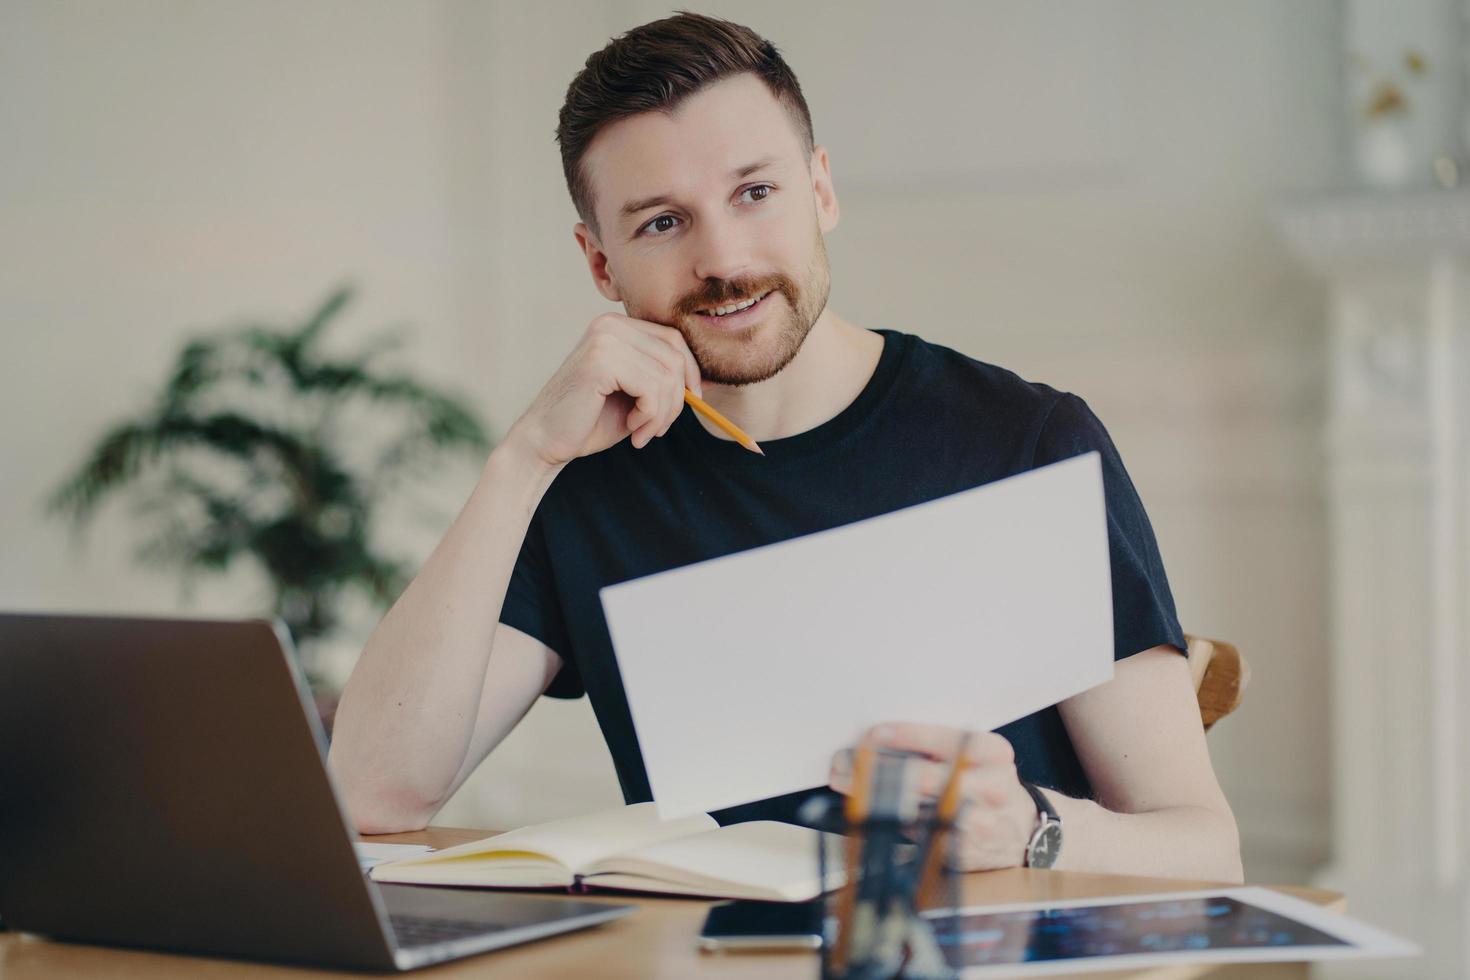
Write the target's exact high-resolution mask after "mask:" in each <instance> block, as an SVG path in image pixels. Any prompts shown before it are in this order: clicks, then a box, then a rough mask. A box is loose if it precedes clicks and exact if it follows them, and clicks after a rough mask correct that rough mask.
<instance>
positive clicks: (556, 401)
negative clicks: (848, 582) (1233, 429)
mask: <svg viewBox="0 0 1470 980" xmlns="http://www.w3.org/2000/svg"><path fill="white" fill-rule="evenodd" d="M557 135H558V140H559V142H560V144H561V149H562V158H563V164H564V169H565V173H566V178H567V183H568V187H569V189H570V191H571V195H572V198H573V201H574V203H575V205H576V207H577V211H578V214H579V216H580V218H581V219H582V220H581V221H580V222H578V223H577V225H576V227H575V229H574V232H575V236H576V240H577V243H578V245H579V246H580V247H581V249H582V251H583V253H584V255H585V257H586V260H587V264H588V268H589V270H590V271H591V274H592V279H593V282H594V283H595V285H596V287H597V289H598V290H599V291H600V292H601V293H602V295H603V296H605V297H606V298H607V299H608V300H610V301H613V302H617V303H621V304H622V305H623V308H624V310H625V311H626V314H625V315H624V314H614V313H608V314H604V315H602V316H599V317H597V318H596V319H595V320H594V321H593V322H592V324H591V325H590V326H589V327H588V329H587V331H586V333H585V334H584V335H583V336H582V338H581V340H580V342H579V343H578V344H577V346H576V347H575V349H574V350H573V351H572V352H571V354H570V355H569V356H568V357H567V359H566V361H565V362H564V363H563V364H562V366H561V367H560V368H559V369H558V370H557V372H556V373H555V374H554V375H553V376H552V377H551V379H550V380H549V381H548V382H547V383H546V385H545V387H544V388H543V389H542V390H541V392H540V394H539V395H538V396H537V397H536V399H535V400H534V401H533V403H532V404H531V406H530V407H529V408H527V409H526V411H525V414H523V415H522V416H521V417H520V419H519V420H517V421H516V423H515V424H514V425H513V426H512V427H511V429H510V431H509V433H508V434H507V435H506V438H505V440H504V441H503V442H502V443H501V444H500V445H499V446H498V447H496V449H495V450H494V451H493V452H492V453H491V455H490V458H489V460H488V461H487V462H486V465H485V469H484V472H483V474H482V477H481V479H480V481H479V483H478V485H477V486H476V488H475V490H474V492H473V493H472V494H471V496H470V499H469V501H468V502H467V503H466V505H465V507H464V510H463V511H462V512H461V513H460V515H459V516H458V518H457V519H456V520H455V522H454V524H453V526H452V527H451V528H450V530H449V532H448V533H447V534H446V535H445V537H444V540H443V541H442V542H440V544H439V546H438V547H437V548H436V549H435V551H434V552H433V554H432V555H431V556H430V558H429V559H428V561H427V562H426V563H425V565H424V567H423V569H422V570H421V571H420V573H419V575H418V577H417V578H416V579H415V580H414V581H413V582H412V584H410V586H409V587H408V588H407V590H405V592H404V594H403V595H402V597H400V599H399V600H398V602H397V603H396V604H395V605H394V606H393V608H392V609H391V610H390V611H389V613H388V614H387V616H385V617H384V619H383V621H382V623H381V624H380V625H379V627H378V628H377V630H376V631H375V632H374V634H373V636H372V637H371V639H370V640H369V642H368V645H367V647H366V649H365V650H364V652H363V655H362V658H361V660H360V662H359V664H358V666H357V668H356V670H355V671H354V673H353V676H352V678H351V680H350V682H349V683H348V685H347V689H346V691H345V692H344V695H343V699H342V703H341V707H340V709H339V712H338V715H337V721H336V734H335V741H334V743H333V746H332V755H331V762H332V765H333V767H334V768H335V771H336V773H337V776H338V777H339V779H340V784H341V786H342V787H343V789H344V791H345V793H346V796H347V803H348V807H349V809H350V810H351V812H352V814H353V816H354V819H355V820H356V822H357V825H358V827H359V829H360V830H362V831H364V832H368V833H374V832H389V831H398V830H407V829H412V828H418V827H422V826H423V825H424V824H425V823H426V822H427V821H428V820H429V818H430V817H431V816H432V815H433V814H434V812H435V811H436V810H437V809H438V807H439V805H440V804H441V803H442V802H443V801H444V800H445V799H447V798H448V797H449V795H450V794H451V793H453V792H454V790H455V789H456V788H457V787H458V786H459V785H460V784H461V783H462V782H463V781H464V779H465V778H466V777H467V776H468V775H469V774H470V773H471V772H472V771H473V770H474V768H475V767H476V766H477V765H478V764H479V763H480V762H481V760H483V759H484V757H485V756H486V755H487V754H488V753H489V752H490V751H491V749H493V748H494V747H495V746H496V745H497V744H498V743H499V742H500V740H501V739H502V738H503V737H504V736H505V735H506V733H507V732H509V731H510V729H511V728H512V727H513V726H514V725H515V724H516V723H517V722H518V721H519V720H520V718H521V717H522V716H523V715H524V714H525V712H526V711H527V710H528V709H529V708H530V706H531V704H532V703H533V702H534V701H535V699H536V698H537V697H538V696H539V695H540V694H542V693H543V692H544V693H547V694H550V695H552V696H559V697H575V696H578V695H580V694H581V693H583V692H584V691H585V692H586V693H587V694H588V695H589V697H590V699H591V701H592V706H593V709H594V710H595V712H596V714H597V718H598V722H599V724H600V726H601V728H602V731H603V734H604V737H605V738H606V740H607V742H608V746H609V748H610V750H611V752H612V755H613V760H614V762H615V764H616V767H617V771H618V777H619V780H620V782H621V784H622V788H623V793H624V796H625V797H626V799H627V800H628V801H629V802H636V801H641V800H647V799H649V798H650V791H649V786H648V779H647V775H646V773H645V771H644V768H643V762H642V757H641V754H640V752H639V748H638V744H637V740H636V737H635V735H634V731H633V726H632V721H631V717H630V715H629V712H628V705H627V699H626V696H625V694H624V691H623V688H622V683H621V680H620V678H619V676H618V672H617V668H616V664H615V661H614V659H613V651H612V648H611V643H610V640H609V638H608V635H607V626H606V623H605V622H604V620H603V618H602V613H601V608H600V606H599V603H598V598H597V591H598V589H599V588H600V587H601V586H603V585H607V584H610V583H613V582H618V581H624V580H627V579H631V578H635V577H638V576H641V575H647V574H651V573H654V572H657V571H661V570H664V569H668V568H673V567H677V566H680V565H685V564H689V563H691V562H694V561H699V560H703V559H707V558H711V557H715V556H719V555H725V554H730V553H733V552H736V551H742V550H745V549H748V548H752V547H756V546H759V545H762V544H767V543H770V542H772V541H776V540H782V539H786V538H791V537H795V536H797V535H801V534H807V533H811V532H814V531H818V530H822V529H825V528H829V527H834V526H837V525H840V524H846V523H849V522H851V521H854V520H859V519H862V518H865V517H870V516H873V515H876V514H880V513H885V512H888V511H892V510H895V509H897V508H899V507H903V506H907V505H910V504H914V503H918V502H921V501H923V500H929V499H933V498H936V497H940V496H943V495H945V494H948V493H953V492H957V491H959V490H963V489H967V488H969V487H973V486H977V485H979V484H982V483H986V482H990V481H992V480H995V479H999V478H1001V477H1004V476H1008V475H1011V474H1013V473H1016V472H1020V471H1022V470H1025V469H1029V468H1031V467H1034V466H1038V465H1042V464H1044V463H1048V462H1053V461H1055V460H1058V459H1064V458H1067V457H1069V456H1074V455H1077V454H1078V453H1082V452H1087V451H1090V450H1097V451H1098V452H1099V453H1100V454H1101V456H1102V459H1103V469H1104V485H1105V490H1106V495H1107V504H1108V534H1109V546H1110V553H1111V558H1112V567H1113V585H1114V606H1115V609H1114V613H1115V616H1114V618H1115V632H1116V637H1115V638H1116V650H1115V656H1116V658H1117V659H1118V663H1117V670H1116V676H1115V678H1114V679H1113V680H1112V681H1111V682H1109V683H1108V684H1105V685H1102V686H1100V687H1098V688H1095V689H1093V690H1091V691H1088V692H1086V693H1084V694H1081V695H1078V696H1077V697H1074V698H1071V699H1069V700H1068V701H1066V702H1063V703H1062V704H1060V705H1057V706H1055V707H1053V708H1049V709H1047V710H1045V711H1041V712H1037V713H1036V714H1034V715H1031V716H1030V717H1028V718H1024V719H1021V720H1020V721H1017V722H1015V723H1013V724H1011V725H1008V726H1005V727H1004V728H1002V729H1001V730H999V731H998V732H995V733H981V734H980V735H979V736H978V737H976V738H975V739H973V740H972V742H971V746H972V747H971V749H970V751H969V758H968V759H967V760H966V765H967V769H966V772H965V783H964V788H965V795H966V799H967V802H968V805H967V806H966V808H965V810H964V813H965V823H964V826H963V828H962V829H963V834H962V837H961V839H962V842H963V849H962V857H963V861H964V864H965V866H966V867H967V868H971V869H982V868H1001V867H1009V866H1015V865H1021V864H1032V865H1039V866H1047V865H1049V864H1051V863H1052V860H1053V859H1054V857H1055V855H1054V854H1053V853H1052V852H1053V851H1054V850H1055V846H1054V845H1055V841H1054V840H1050V837H1051V835H1054V834H1055V830H1052V829H1050V825H1051V824H1053V823H1055V821H1056V820H1057V819H1059V820H1060V825H1061V828H1062V839H1063V841H1064V846H1062V848H1061V850H1060V857H1059V859H1058V860H1055V866H1056V867H1059V868H1074V869H1081V870H1091V871H1111V872H1120V873H1133V874H1159V875H1174V876H1185V877H1194V878H1201V879H1212V880H1217V881H1239V880H1241V870H1240V854H1239V843H1238V839H1237V834H1236V827H1235V821H1234V817H1233V816H1232V814H1231V811H1230V807H1229V805H1228V804H1227V802H1226V800H1225V798H1224V795H1223V794H1222V792H1221V790H1220V787H1219V784H1218V782H1217V781H1216V778H1215V775H1214V772H1213V770H1212V768H1211V764H1210V759H1209V755H1208V752H1207V751H1206V748H1205V743H1204V736H1203V731H1202V729H1201V725H1200V719H1199V713H1198V708H1197V706H1196V703H1195V696H1194V689H1193V685H1192V684H1191V681H1190V675H1189V671H1188V668H1187V663H1186V660H1185V658H1184V657H1183V656H1182V655H1181V651H1182V649H1183V645H1184V637H1183V634H1182V632H1181V630H1180V627H1179V623H1178V619H1177V617H1176V616H1175V612H1174V605H1173V600H1172V598H1171V596H1170V593H1169V587H1168V583H1167V580H1166V578H1165V575H1164V570H1163V567H1162V563H1161V561H1160V559H1159V555H1158V549H1157V546H1156V544H1155V541H1154V537H1153V532H1152V530H1151V528H1150V526H1149V523H1148V519H1147V517H1146V515H1145V514H1144V511H1143V507H1142V504H1141V503H1140V502H1139V500H1138V496H1137V494H1136V492H1135V491H1134V489H1133V486H1132V484H1131V482H1130V481H1129V479H1128V476H1127V473H1126V471H1125V470H1124V469H1123V465H1122V462H1121V460H1120V459H1119V458H1118V454H1117V452H1116V450H1115V449H1114V448H1113V445H1112V443H1111V442H1110V441H1109V439H1108V436H1107V433H1106V431H1105V430H1104V429H1103V427H1102V425H1101V423H1100V422H1098V421H1097V419H1096V418H1095V417H1094V416H1093V414H1092V413H1091V411H1090V410H1089V409H1088V408H1087V406H1086V405H1085V404H1084V403H1083V402H1082V400H1081V399H1079V398H1077V397H1076V396H1074V395H1068V394H1063V393H1060V392H1057V391H1055V390H1054V389H1051V388H1049V387H1047V386H1045V385H1040V384H1032V383H1028V382H1025V381H1022V380H1021V379H1020V378H1018V377H1016V376H1015V375H1014V374H1012V373H1010V372H1008V371H1004V370H1002V369H1000V368H997V367H994V366H991V365H988V364H983V363H981V362H979V361H974V360H971V359H970V358H967V357H964V356H962V355H960V354H957V353H955V352H954V351H951V350H947V349H946V348H943V347H939V346H937V345H933V344H928V343H926V342H924V341H922V340H920V339H919V338H917V337H915V336H912V335H909V334H905V333H900V332H897V331H878V332H875V331H870V330H866V329H862V328H860V327H857V326H855V325H853V324H851V323H848V322H846V321H845V320H843V319H841V318H840V317H839V316H838V315H837V314H836V313H834V312H833V311H832V310H830V309H828V308H827V306H826V302H827V296H828V292H829V282H830V280H829V269H828V262H827V254H826V250H825V247H824V238H823V236H824V235H826V234H827V233H828V232H830V231H832V230H833V229H834V228H835V227H836V225H837V221H838V205H837V196H836V192H835V190H834V187H833V182H832V178H831V172H830V165H829V161H828V156H827V151H826V150H825V149H824V148H823V147H821V146H816V145H814V143H813V140H812V130H811V120H810V115H809V113H808V110H807V106H806V102H805V100H804V98H803V97H802V94H801V89H800V86H799V84H798V83H797V80H796V77H795V76H794V74H792V72H791V70H790V68H789V67H788V66H787V65H786V63H785V62H784V60H782V58H781V57H780V55H779V54H778V53H777V51H776V49H775V48H774V47H773V46H772V45H770V44H769V42H766V41H764V40H763V39H761V38H760V37H759V36H757V35H755V34H754V33H753V32H751V31H750V30H749V29H747V28H744V27H740V26H738V25H735V24H731V23H728V22H725V21H720V20H714V19H711V18H707V17H702V16H696V15H692V14H681V15H678V16H675V17H671V18H668V19H666V20H661V21H657V22H654V23H651V24H646V25H644V26H643V27H640V28H638V29H636V30H634V31H631V32H629V33H628V34H627V35H624V36H622V37H621V38H618V39H615V40H613V41H612V42H610V43H609V44H608V46H607V47H605V48H604V49H603V50H602V51H600V52H597V53H595V54H593V55H592V56H591V57H590V58H589V59H588V61H587V65H586V68H585V69H584V70H583V71H582V72H581V73H580V74H579V75H578V76H577V78H576V79H575V80H574V81H573V82H572V85H571V87H570V88H569V90H568V93H567V99H566V104H565V105H564V107H563V109H562V112H561V120H560V127H559V129H558V134H557ZM686 386H687V387H689V388H691V389H693V390H694V391H695V393H697V394H702V395H703V397H704V398H705V399H706V400H708V401H709V402H710V403H711V404H713V405H714V406H715V407H716V408H717V409H719V410H720V411H721V412H722V413H724V414H725V415H727V416H728V417H730V418H731V419H732V420H734V421H735V422H736V423H737V424H738V425H740V426H741V427H742V428H743V429H744V430H745V431H746V432H748V433H749V434H750V435H751V436H753V437H754V438H755V439H756V440H757V441H758V442H760V443H761V445H762V447H763V448H764V450H765V456H763V457H761V456H756V455H754V454H752V453H749V452H747V451H746V450H745V449H743V448H741V447H740V446H738V445H737V444H736V443H734V442H733V441H730V440H729V439H728V438H727V437H725V436H724V435H723V434H722V433H720V432H719V431H718V430H717V429H715V428H714V427H713V426H712V425H710V424H709V423H707V422H706V421H704V420H703V419H702V418H700V417H699V416H697V415H695V414H694V413H693V412H683V411H682V408H683V391H684V388H685V387H686ZM791 585H792V588H797V589H799V588H800V587H801V583H799V582H793V583H792V584H791ZM894 601H896V602H901V601H902V597H901V596H896V597H895V598H894ZM709 628H710V629H712V630H717V629H719V624H718V623H711V624H710V627H709ZM916 642H921V639H920V638H916ZM1036 643H1037V646H1038V647H1041V646H1042V645H1044V644H1045V643H1046V629H1045V624H1041V623H1039V624H1037V631H1036ZM689 649H690V655H691V656H698V655H699V649H700V645H699V637H698V636H691V637H690V638H689ZM894 655H895V656H901V655H902V651H897V650H896V651H894ZM1007 655H1013V656H1027V655H1032V654H1031V652H1030V651H1025V650H1017V651H1010V652H1008V653H1007ZM970 680H972V681H973V683H975V684H983V683H984V666H983V659H982V658H980V657H978V656H977V663H976V672H975V675H974V676H973V678H971V679H970ZM958 681H960V679H957V678H951V677H946V678H935V679H934V682H935V683H936V684H940V683H943V684H953V683H956V682H958ZM874 736H875V737H876V738H877V739H879V740H880V741H882V742H885V743H888V744H892V745H896V746H902V747H908V748H911V749H915V750H917V751H920V752H923V753H925V754H926V755H927V756H929V758H930V759H932V762H930V763H928V766H929V768H928V770H927V789H928V791H929V792H931V793H935V792H937V790H938V786H939V782H940V780H941V778H942V775H943V773H944V772H945V771H946V770H947V766H946V760H948V759H951V758H952V753H953V752H954V747H955V745H956V744H957V743H958V733H956V732H954V731H949V730H944V729H939V728H936V727H933V726H926V725H921V724H892V725H887V726H881V727H880V729H879V730H877V731H876V732H875V733H874ZM846 758H847V754H846V753H839V755H838V758H837V760H836V761H835V762H834V766H833V772H832V780H831V782H832V787H833V788H834V789H836V790H838V791H842V790H845V789H847V788H848V781H849V779H850V774H849V772H848V765H847V763H846ZM1023 780H1024V782H1023ZM1028 784H1031V786H1028ZM1032 787H1040V788H1032ZM806 795H807V794H795V795H793V796H788V797H781V798H778V799H775V800H766V801H760V802H758V803H754V804H750V805H747V806H743V807H735V808H732V809H731V810H727V811H723V812H721V813H719V814H716V816H717V818H718V819H720V820H721V821H722V822H729V821H733V820H741V819H750V818H756V817H774V818H777V819H793V817H794V813H795V810H796V807H797V805H798V803H799V802H800V801H801V800H802V799H803V798H805V796H806ZM1043 814H1045V815H1046V816H1045V818H1043ZM1043 828H1047V829H1046V833H1045V834H1043V833H1042V829H1043ZM1048 843H1050V844H1051V845H1052V847H1051V849H1050V850H1049V849H1048V847H1047V844H1048Z"/></svg>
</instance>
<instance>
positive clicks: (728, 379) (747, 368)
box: [691, 324, 801, 387]
mask: <svg viewBox="0 0 1470 980" xmlns="http://www.w3.org/2000/svg"><path fill="white" fill-rule="evenodd" d="M760 329H761V325H760V324H755V325H753V326H751V327H746V328H742V329H741V330H740V331H738V332H731V333H729V334H723V335H721V336H720V337H719V338H717V339H716V340H715V341H714V342H712V343H709V344H704V343H700V344H693V345H691V349H692V350H693V353H694V359H695V360H696V361H697V362H698V363H699V370H700V374H701V376H702V377H703V378H704V380H705V381H707V382H712V383H714V384H720V385H728V386H730V387H741V386H744V385H753V384H760V383H761V382H762V381H769V380H770V379H771V378H774V377H775V376H776V375H778V374H780V373H781V372H782V371H783V370H785V368H786V365H788V364H790V363H791V361H792V360H793V359H794V358H795V357H796V352H797V350H799V349H800V347H801V345H800V343H797V344H792V343H791V341H790V338H789V337H785V336H775V337H772V338H770V339H769V340H767V341H766V342H765V343H760V339H761V338H760V337H759V336H758V335H759V333H760Z"/></svg>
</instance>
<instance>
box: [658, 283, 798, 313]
mask: <svg viewBox="0 0 1470 980" xmlns="http://www.w3.org/2000/svg"><path fill="white" fill-rule="evenodd" d="M771 291H776V292H780V293H782V294H784V295H785V296H786V298H787V299H790V298H791V297H792V296H793V295H795V292H796V284H795V283H793V282H792V281H791V279H790V278H789V277H787V276H783V275H779V274H778V275H773V276H765V277H762V278H759V279H715V280H711V281H709V282H707V283H706V285H705V287H704V288H703V289H701V290H699V291H698V292H695V293H690V294H689V295H688V296H685V297H684V298H683V299H681V300H679V302H678V303H677V304H675V306H674V312H675V313H677V314H680V315H682V316H689V315H692V314H694V313H698V312H699V311H700V310H710V309H714V308H715V307H717V306H728V305H729V304H731V303H742V302H744V301H745V300H748V299H754V298H755V297H757V296H759V295H761V294H762V293H768V292H771Z"/></svg>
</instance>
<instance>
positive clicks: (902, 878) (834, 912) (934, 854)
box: [801, 751, 960, 980]
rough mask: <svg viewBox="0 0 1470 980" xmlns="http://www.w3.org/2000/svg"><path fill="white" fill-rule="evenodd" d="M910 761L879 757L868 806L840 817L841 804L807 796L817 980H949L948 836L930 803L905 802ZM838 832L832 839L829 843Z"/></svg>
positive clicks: (953, 862)
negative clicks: (818, 899) (816, 883)
mask: <svg viewBox="0 0 1470 980" xmlns="http://www.w3.org/2000/svg"><path fill="white" fill-rule="evenodd" d="M914 758H915V757H913V756H909V755H907V754H904V753H893V752H886V751H884V752H879V753H878V758H877V764H876V766H875V771H874V779H873V783H874V785H873V792H872V794H871V795H870V800H871V803H872V806H871V808H870V810H869V812H868V815H867V817H866V818H865V819H863V820H861V821H859V822H858V823H856V824H854V823H853V822H852V821H850V820H849V818H848V816H847V813H846V810H847V807H846V806H845V801H844V800H843V799H834V798H832V797H818V798H814V799H812V800H811V801H809V803H808V804H807V807H806V808H805V809H804V810H803V812H802V816H801V818H802V821H803V822H805V823H807V824H808V825H809V826H812V827H815V828H817V829H819V830H825V831H828V833H825V834H820V835H818V843H817V849H818V850H817V860H818V867H819V870H820V874H821V880H822V881H824V882H827V883H829V884H832V883H835V882H842V884H841V885H838V886H837V887H836V888H835V889H834V890H831V891H828V892H826V894H825V895H824V897H823V899H822V904H823V908H822V947H821V955H822V980H900V978H901V980H954V978H956V977H957V976H958V973H957V971H956V969H955V962H957V961H956V959H955V956H956V953H957V950H958V943H957V941H956V940H957V936H956V935H954V934H953V933H954V932H955V930H956V928H957V923H958V921H959V920H958V917H957V916H944V917H938V918H930V917H929V916H928V915H926V913H929V912H933V911H935V910H939V909H951V908H957V907H958V906H959V899H960V891H959V875H958V871H957V868H958V862H957V857H958V835H957V833H956V828H955V820H954V819H953V818H951V819H949V820H945V819H943V818H941V817H940V816H939V813H938V810H937V807H936V805H935V802H934V801H932V800H920V799H917V797H916V796H913V797H910V796H909V795H908V794H907V793H906V791H907V789H908V787H909V785H910V783H911V782H914V780H910V779H908V778H907V777H908V776H910V775H911V773H912V770H910V769H908V767H909V766H910V763H911V762H912V761H913V760H914ZM839 835H840V836H839Z"/></svg>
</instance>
